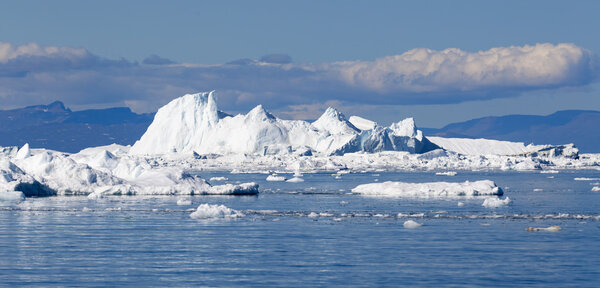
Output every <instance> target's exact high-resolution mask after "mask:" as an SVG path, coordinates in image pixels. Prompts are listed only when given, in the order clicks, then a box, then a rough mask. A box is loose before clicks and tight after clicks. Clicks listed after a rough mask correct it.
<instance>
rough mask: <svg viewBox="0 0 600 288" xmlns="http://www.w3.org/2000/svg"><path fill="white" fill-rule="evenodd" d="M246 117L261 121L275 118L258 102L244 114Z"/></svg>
mask: <svg viewBox="0 0 600 288" xmlns="http://www.w3.org/2000/svg"><path fill="white" fill-rule="evenodd" d="M246 117H248V119H258V120H263V121H264V120H275V119H276V118H275V116H273V115H272V114H271V113H269V112H267V110H265V108H264V107H263V106H262V105H260V104H259V105H257V106H256V107H254V108H253V109H252V110H250V112H248V114H246Z"/></svg>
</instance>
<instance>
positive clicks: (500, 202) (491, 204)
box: [481, 197, 511, 208]
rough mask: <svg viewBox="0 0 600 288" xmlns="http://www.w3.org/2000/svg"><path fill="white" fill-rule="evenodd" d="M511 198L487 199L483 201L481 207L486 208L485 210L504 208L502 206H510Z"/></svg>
mask: <svg viewBox="0 0 600 288" xmlns="http://www.w3.org/2000/svg"><path fill="white" fill-rule="evenodd" d="M510 202H511V201H510V198H508V197H506V198H504V199H500V198H487V199H485V200H484V201H483V204H481V206H483V207H485V208H498V207H502V206H506V205H508V204H510Z"/></svg>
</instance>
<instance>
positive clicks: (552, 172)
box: [540, 170, 558, 174]
mask: <svg viewBox="0 0 600 288" xmlns="http://www.w3.org/2000/svg"><path fill="white" fill-rule="evenodd" d="M540 173H542V174H558V171H556V170H542V171H540Z"/></svg>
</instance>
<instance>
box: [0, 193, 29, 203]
mask: <svg viewBox="0 0 600 288" xmlns="http://www.w3.org/2000/svg"><path fill="white" fill-rule="evenodd" d="M23 200H25V194H23V192H21V191H4V192H0V202H2V201H6V202H21V201H23Z"/></svg>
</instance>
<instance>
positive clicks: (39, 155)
mask: <svg viewBox="0 0 600 288" xmlns="http://www.w3.org/2000/svg"><path fill="white" fill-rule="evenodd" d="M127 150H128V149H127V147H124V146H119V145H110V146H104V147H96V148H88V149H85V150H83V151H81V152H79V153H77V154H73V155H69V154H65V153H62V152H56V151H51V150H45V149H35V150H31V149H29V146H28V145H25V146H23V147H22V148H21V149H19V150H16V149H6V148H3V150H2V151H0V194H2V195H0V198H7V197H8V196H11V197H12V198H14V195H15V194H14V193H13V192H16V191H17V192H22V193H23V195H24V196H27V197H29V196H52V195H89V197H90V198H101V197H103V196H105V195H203V194H219V195H223V194H229V195H239V194H256V193H258V185H257V184H256V183H242V184H237V185H233V184H224V185H214V186H213V185H211V184H210V183H208V182H207V181H206V180H204V179H202V178H200V177H198V176H197V175H194V174H190V173H187V172H186V171H185V170H184V169H182V168H181V167H175V166H170V167H159V166H157V165H155V164H153V163H151V162H150V160H148V159H144V158H141V157H132V156H130V155H128V154H127Z"/></svg>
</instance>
